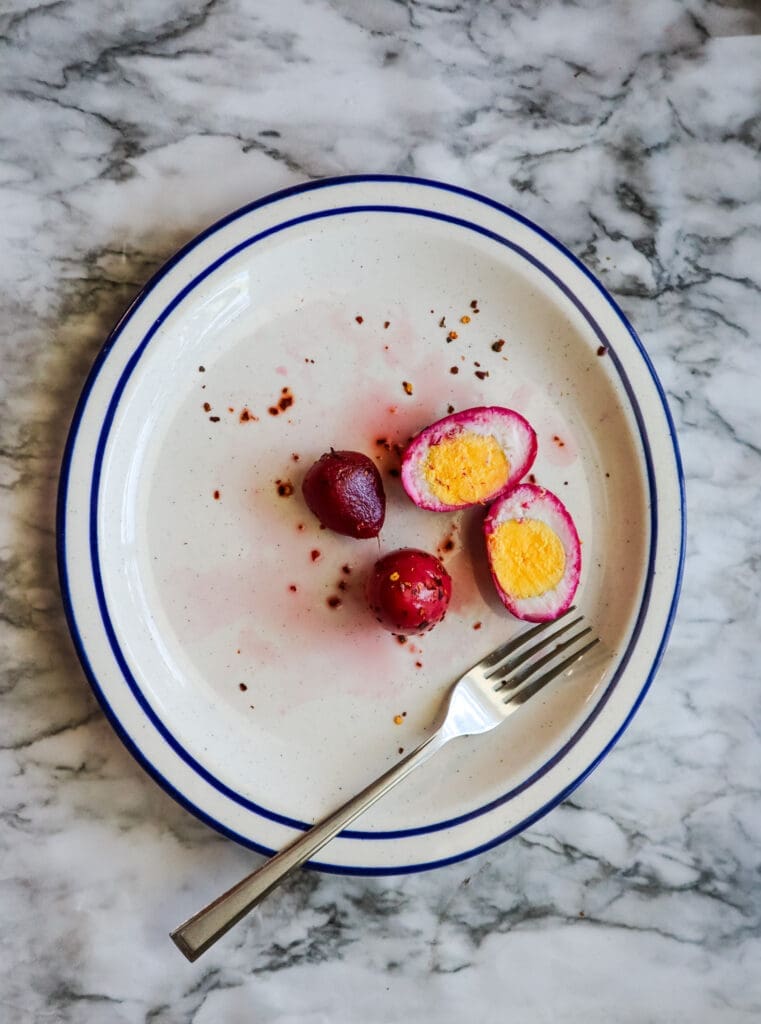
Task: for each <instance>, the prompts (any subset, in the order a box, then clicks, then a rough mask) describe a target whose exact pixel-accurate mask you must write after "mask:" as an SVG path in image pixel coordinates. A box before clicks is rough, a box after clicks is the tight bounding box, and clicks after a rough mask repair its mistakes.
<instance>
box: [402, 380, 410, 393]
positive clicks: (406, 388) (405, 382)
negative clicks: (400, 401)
mask: <svg viewBox="0 0 761 1024" xmlns="http://www.w3.org/2000/svg"><path fill="white" fill-rule="evenodd" d="M402 387H403V388H404V391H405V394H408V395H411V394H412V385H411V384H410V382H409V381H408V380H403V381H402Z"/></svg>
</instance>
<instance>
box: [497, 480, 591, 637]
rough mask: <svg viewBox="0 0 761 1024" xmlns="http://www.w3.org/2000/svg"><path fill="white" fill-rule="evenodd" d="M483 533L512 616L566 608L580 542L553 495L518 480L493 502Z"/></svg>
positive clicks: (550, 615)
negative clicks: (506, 492) (517, 482)
mask: <svg viewBox="0 0 761 1024" xmlns="http://www.w3.org/2000/svg"><path fill="white" fill-rule="evenodd" d="M484 534H485V537H486V551H487V554H488V558H489V568H490V569H491V575H492V579H493V580H494V583H495V586H496V588H497V593H498V594H499V597H500V600H501V601H502V603H503V604H504V605H505V607H506V608H507V609H508V610H509V611H511V612H512V613H513V615H515V616H516V617H517V618H519V619H524V620H526V621H528V622H548V621H550V620H552V619H556V618H557V617H558V616H559V615H562V614H563V612H564V611H566V610H567V609H568V608H569V607H570V605H571V602H572V601H573V597H574V594H575V593H576V588H577V587H578V585H579V575H580V573H581V544H580V542H579V535H578V533H577V532H576V527H575V526H574V523H573V519H571V516H570V513H569V512H568V509H567V508H566V507H565V505H564V504H563V502H562V501H561V500H560V498H558V497H557V495H555V494H553V493H552V492H551V491H547V490H545V489H544V488H543V487H537V486H535V485H534V484H521V485H519V486H518V487H516V488H515V490H513V491H511V492H510V493H509V494H507V495H505V496H504V497H503V498H500V499H499V500H497V501H495V502H494V504H493V505H492V507H491V508H490V509H489V513H488V515H487V516H486V520H485V522H484Z"/></svg>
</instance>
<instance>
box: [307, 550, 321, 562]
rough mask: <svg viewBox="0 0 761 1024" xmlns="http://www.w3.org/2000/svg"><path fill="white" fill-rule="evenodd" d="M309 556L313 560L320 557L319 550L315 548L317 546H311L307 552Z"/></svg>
mask: <svg viewBox="0 0 761 1024" xmlns="http://www.w3.org/2000/svg"><path fill="white" fill-rule="evenodd" d="M309 557H310V558H311V559H312V561H313V562H316V561H317V559H318V558H319V557H320V552H319V551H318V550H317V548H312V550H311V551H310V552H309Z"/></svg>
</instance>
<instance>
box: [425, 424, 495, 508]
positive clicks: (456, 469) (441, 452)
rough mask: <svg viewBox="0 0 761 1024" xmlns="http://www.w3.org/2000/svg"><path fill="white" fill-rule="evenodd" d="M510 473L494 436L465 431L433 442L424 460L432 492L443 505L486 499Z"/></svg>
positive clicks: (468, 503) (465, 503)
mask: <svg viewBox="0 0 761 1024" xmlns="http://www.w3.org/2000/svg"><path fill="white" fill-rule="evenodd" d="M509 475H510V463H509V462H508V460H507V457H506V456H505V453H504V452H503V451H502V449H501V448H500V446H499V444H498V443H497V441H496V438H494V437H492V436H491V435H488V436H484V435H483V434H473V433H469V432H468V431H463V433H461V434H458V435H457V436H456V437H447V438H445V439H444V440H443V441H440V442H439V444H436V445H432V446H431V448H430V449H429V450H428V455H427V456H426V460H425V463H424V464H423V476H424V477H425V479H426V481H427V482H428V486H429V488H430V490H431V493H432V494H433V495H435V497H437V498H438V499H439V501H442V502H444V504H446V505H472V504H474V503H475V502H477V501H486V500H487V499H488V498H490V497H491V496H492V494H495V493H496V492H497V491H498V490H500V488H501V487H503V486H504V485H505V483H506V481H507V478H508V476H509Z"/></svg>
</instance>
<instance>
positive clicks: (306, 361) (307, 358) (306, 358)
mask: <svg viewBox="0 0 761 1024" xmlns="http://www.w3.org/2000/svg"><path fill="white" fill-rule="evenodd" d="M304 362H305V363H311V364H312V366H314V359H310V358H309V357H308V356H305V357H304Z"/></svg>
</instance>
